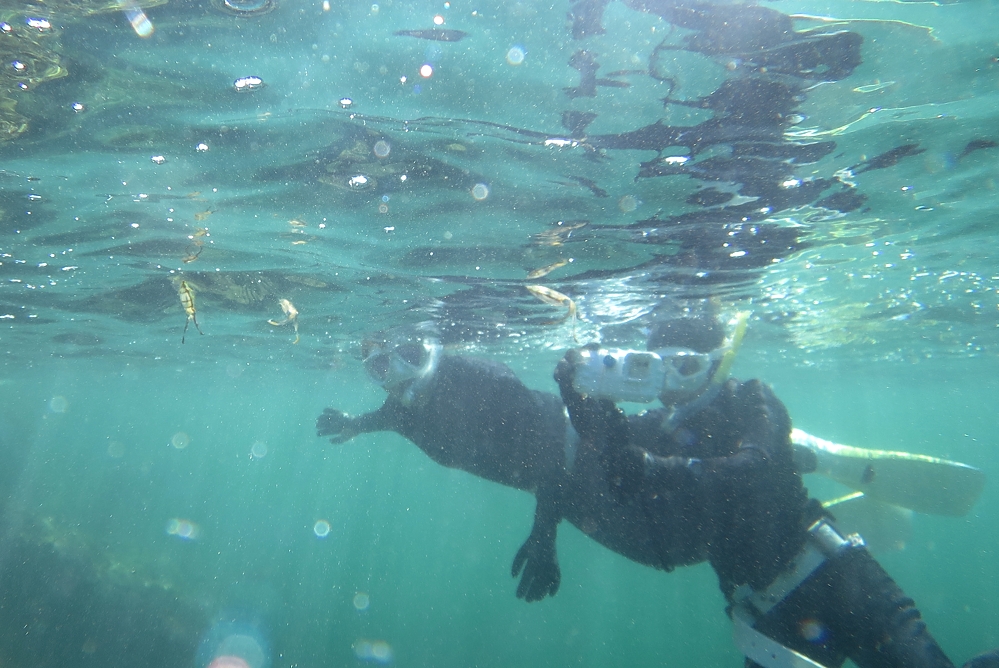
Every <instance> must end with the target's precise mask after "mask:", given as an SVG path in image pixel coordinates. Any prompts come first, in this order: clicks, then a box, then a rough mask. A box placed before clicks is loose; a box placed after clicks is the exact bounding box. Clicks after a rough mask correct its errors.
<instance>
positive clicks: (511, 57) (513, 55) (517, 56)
mask: <svg viewBox="0 0 999 668" xmlns="http://www.w3.org/2000/svg"><path fill="white" fill-rule="evenodd" d="M525 55H527V54H526V53H525V52H524V49H523V48H521V47H519V46H511V47H510V50H509V51H507V52H506V62H508V63H510V64H511V65H514V66H517V65H520V64H521V63H523V62H524V56H525Z"/></svg>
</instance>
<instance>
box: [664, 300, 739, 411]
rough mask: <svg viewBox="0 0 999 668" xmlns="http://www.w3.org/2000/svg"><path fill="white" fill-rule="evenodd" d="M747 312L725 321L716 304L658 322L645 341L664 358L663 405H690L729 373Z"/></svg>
mask: <svg viewBox="0 0 999 668" xmlns="http://www.w3.org/2000/svg"><path fill="white" fill-rule="evenodd" d="M746 317H747V314H745V313H740V314H738V315H736V316H735V317H734V318H732V319H730V320H728V321H726V320H725V319H723V318H722V317H721V315H720V314H719V313H718V311H717V309H716V308H714V307H713V306H710V307H708V308H705V309H703V310H701V311H700V312H697V313H689V312H688V313H685V314H683V315H682V316H679V317H674V318H670V319H664V320H660V321H658V322H656V323H655V324H654V325H653V326H652V328H651V330H650V332H649V337H648V339H647V340H646V347H647V349H648V350H649V351H651V352H655V353H657V354H658V355H659V356H660V357H662V359H663V365H664V367H665V370H666V379H665V381H664V383H663V389H662V392H660V394H659V399H660V400H661V401H662V402H663V405H664V406H667V407H669V406H680V405H684V404H689V403H690V402H692V401H694V400H695V399H696V398H697V397H699V396H700V395H702V394H703V393H704V392H705V391H707V390H708V388H710V387H711V386H712V385H714V384H718V383H721V382H722V381H724V380H725V376H727V375H728V371H729V369H730V368H731V365H732V362H733V360H734V358H735V353H736V351H737V349H738V347H739V344H740V343H741V342H742V335H743V332H744V331H745V325H746Z"/></svg>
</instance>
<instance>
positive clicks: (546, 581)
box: [510, 533, 562, 602]
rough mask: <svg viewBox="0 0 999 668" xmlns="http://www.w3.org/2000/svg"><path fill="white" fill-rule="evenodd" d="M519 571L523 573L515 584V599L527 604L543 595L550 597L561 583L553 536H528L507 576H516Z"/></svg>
mask: <svg viewBox="0 0 999 668" xmlns="http://www.w3.org/2000/svg"><path fill="white" fill-rule="evenodd" d="M522 568H523V570H524V574H523V576H522V577H521V578H520V584H518V585H517V598H522V599H524V600H525V601H528V602H531V601H540V600H541V599H543V598H544V597H545V596H554V595H555V593H556V592H557V591H558V586H559V583H561V581H562V572H561V570H559V567H558V557H557V556H556V554H555V538H554V536H548V535H545V536H540V537H539V536H535V534H534V533H532V534H531V535H530V536H528V538H527V540H526V541H524V544H523V545H521V546H520V549H519V550H517V556H516V557H514V558H513V568H511V569H510V574H511V575H512V576H513V577H517V575H518V574H519V573H520V570H521V569H522Z"/></svg>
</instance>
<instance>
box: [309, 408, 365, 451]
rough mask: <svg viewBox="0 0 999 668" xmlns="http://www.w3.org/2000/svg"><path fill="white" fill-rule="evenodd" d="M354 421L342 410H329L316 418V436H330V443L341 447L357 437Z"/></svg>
mask: <svg viewBox="0 0 999 668" xmlns="http://www.w3.org/2000/svg"><path fill="white" fill-rule="evenodd" d="M353 421H354V419H353V418H352V417H350V416H349V415H347V414H346V413H344V412H343V411H341V410H337V409H335V408H327V409H326V410H324V411H323V414H322V415H320V416H319V417H318V418H316V435H317V436H321V437H322V436H329V437H330V443H333V444H334V445H339V444H340V443H346V442H347V441H349V440H350V439H352V438H354V437H355V436H357V430H356V429H355V428H354V426H353Z"/></svg>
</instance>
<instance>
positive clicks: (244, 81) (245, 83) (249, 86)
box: [232, 76, 264, 93]
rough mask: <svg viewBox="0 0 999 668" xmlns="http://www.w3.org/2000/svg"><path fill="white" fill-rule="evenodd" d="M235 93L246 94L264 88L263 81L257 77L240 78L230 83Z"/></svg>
mask: <svg viewBox="0 0 999 668" xmlns="http://www.w3.org/2000/svg"><path fill="white" fill-rule="evenodd" d="M232 87H233V88H235V89H236V92H237V93H248V92H250V91H252V90H257V89H258V88H263V87H264V80H263V79H261V78H260V77H257V76H249V77H240V78H238V79H236V80H235V81H233V82H232Z"/></svg>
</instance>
